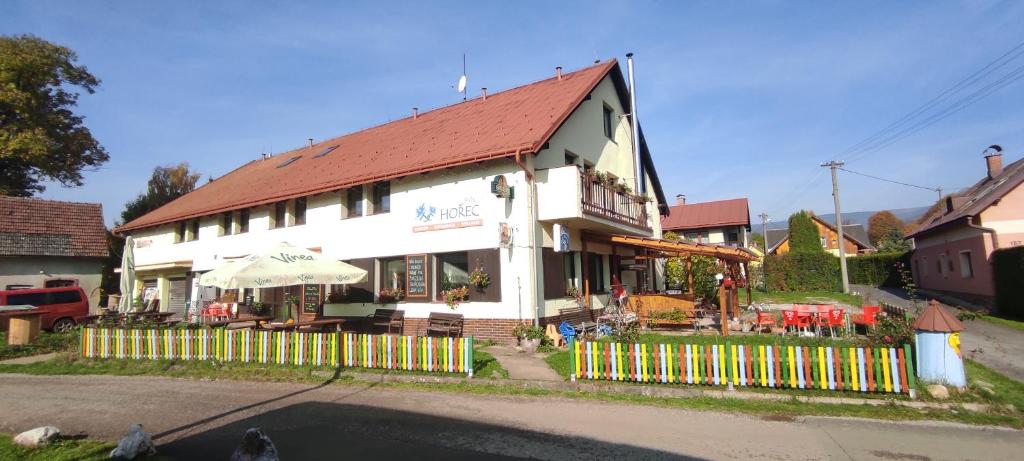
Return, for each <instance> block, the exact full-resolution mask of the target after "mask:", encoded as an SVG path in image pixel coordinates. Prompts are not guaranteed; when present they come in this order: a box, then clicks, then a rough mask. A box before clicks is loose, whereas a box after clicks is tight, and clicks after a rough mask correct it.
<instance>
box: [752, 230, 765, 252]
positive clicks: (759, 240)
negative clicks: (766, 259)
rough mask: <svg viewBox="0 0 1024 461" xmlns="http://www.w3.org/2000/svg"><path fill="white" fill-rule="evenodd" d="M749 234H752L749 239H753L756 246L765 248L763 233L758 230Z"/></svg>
mask: <svg viewBox="0 0 1024 461" xmlns="http://www.w3.org/2000/svg"><path fill="white" fill-rule="evenodd" d="M751 235H752V237H751V239H752V240H753V241H754V245H756V246H757V247H758V248H761V249H762V250H763V249H765V248H767V247H766V246H765V244H764V236H763V235H761V234H760V233H758V232H753V233H752V234H751Z"/></svg>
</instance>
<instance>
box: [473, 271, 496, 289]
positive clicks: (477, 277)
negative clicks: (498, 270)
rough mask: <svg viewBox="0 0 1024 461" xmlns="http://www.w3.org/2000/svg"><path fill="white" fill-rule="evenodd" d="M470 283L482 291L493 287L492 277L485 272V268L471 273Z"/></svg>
mask: <svg viewBox="0 0 1024 461" xmlns="http://www.w3.org/2000/svg"><path fill="white" fill-rule="evenodd" d="M469 283H472V284H473V286H475V287H477V289H481V290H482V289H484V288H487V287H488V286H490V285H491V276H490V275H488V274H487V272H486V271H484V268H482V267H477V268H476V269H473V272H470V273H469Z"/></svg>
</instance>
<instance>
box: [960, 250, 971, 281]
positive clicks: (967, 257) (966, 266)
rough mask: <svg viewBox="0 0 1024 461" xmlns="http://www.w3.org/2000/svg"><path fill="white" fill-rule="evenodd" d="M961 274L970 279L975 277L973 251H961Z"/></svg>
mask: <svg viewBox="0 0 1024 461" xmlns="http://www.w3.org/2000/svg"><path fill="white" fill-rule="evenodd" d="M960 276H961V277H963V278H965V279H969V278H971V277H974V264H972V263H971V252H970V251H961V252H960Z"/></svg>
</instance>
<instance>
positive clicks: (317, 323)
mask: <svg viewBox="0 0 1024 461" xmlns="http://www.w3.org/2000/svg"><path fill="white" fill-rule="evenodd" d="M343 323H345V320H344V319H321V320H308V321H305V322H295V323H265V324H263V326H262V328H263V329H264V330H270V331H287V330H296V329H299V328H302V327H323V326H328V325H334V327H335V329H340V328H341V325H342V324H343Z"/></svg>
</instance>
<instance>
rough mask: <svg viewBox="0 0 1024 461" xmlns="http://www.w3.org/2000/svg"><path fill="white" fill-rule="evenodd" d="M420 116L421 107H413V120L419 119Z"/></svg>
mask: <svg viewBox="0 0 1024 461" xmlns="http://www.w3.org/2000/svg"><path fill="white" fill-rule="evenodd" d="M419 116H420V108H419V107H413V108H412V118H416V117H419Z"/></svg>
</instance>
